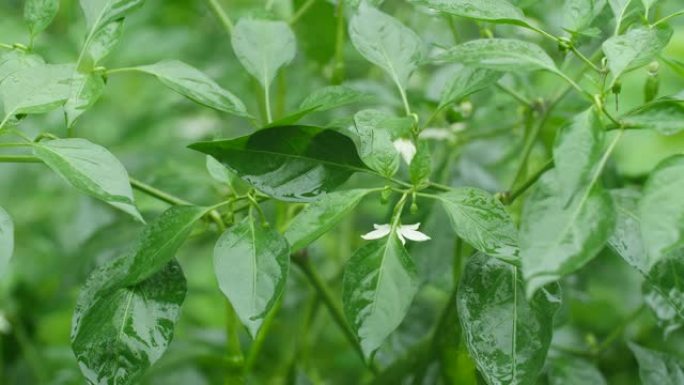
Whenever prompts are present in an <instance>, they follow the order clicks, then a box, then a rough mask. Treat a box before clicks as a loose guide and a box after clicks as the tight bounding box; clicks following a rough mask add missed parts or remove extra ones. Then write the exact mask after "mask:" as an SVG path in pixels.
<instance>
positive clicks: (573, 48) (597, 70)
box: [570, 44, 604, 73]
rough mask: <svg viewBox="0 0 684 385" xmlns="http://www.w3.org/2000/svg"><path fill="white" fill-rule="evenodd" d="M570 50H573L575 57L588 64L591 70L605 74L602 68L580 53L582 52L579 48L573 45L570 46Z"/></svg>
mask: <svg viewBox="0 0 684 385" xmlns="http://www.w3.org/2000/svg"><path fill="white" fill-rule="evenodd" d="M570 50H571V51H572V52H573V53H574V54H575V55H577V57H579V58H580V59H581V60H582V61H583V62H584V63H586V64H587V65H588V66H589V68H591V69H592V70H594V71H596V72H598V73H603V72H604V71H603V70H602V69H601V68H599V67H597V66H596V64H594V63H593V62H592V61H591V60H589V58H588V57H586V56H584V54H583V53H582V52H580V50H578V49H577V47H575V45H574V44H571V45H570Z"/></svg>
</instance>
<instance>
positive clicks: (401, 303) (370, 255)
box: [342, 233, 418, 358]
mask: <svg viewBox="0 0 684 385" xmlns="http://www.w3.org/2000/svg"><path fill="white" fill-rule="evenodd" d="M417 291H418V274H417V272H416V267H415V265H414V263H413V261H412V260H411V256H410V255H408V253H407V252H406V249H404V246H402V244H401V242H400V241H399V238H397V236H396V235H395V234H394V233H392V234H390V235H389V236H387V237H386V238H383V239H381V240H377V241H371V242H369V243H367V244H365V245H364V246H362V247H361V248H360V249H358V250H357V251H356V252H355V253H354V255H352V257H351V259H350V260H349V262H348V263H347V267H346V269H345V271H344V280H343V291H342V302H343V303H344V312H345V314H346V316H347V320H348V322H349V324H350V325H351V327H352V330H354V332H355V333H356V335H357V336H358V338H359V341H360V344H361V348H362V350H363V353H364V354H365V355H366V357H368V358H369V357H372V355H373V353H374V352H375V351H376V350H377V349H378V348H379V347H380V345H382V342H383V341H384V340H385V339H386V338H387V337H388V336H389V335H390V334H391V333H392V332H393V331H394V329H396V328H397V327H398V326H399V324H400V323H401V321H402V320H403V319H404V316H405V315H406V312H407V311H408V309H409V306H410V305H411V302H412V301H413V297H414V296H415V295H416V292H417Z"/></svg>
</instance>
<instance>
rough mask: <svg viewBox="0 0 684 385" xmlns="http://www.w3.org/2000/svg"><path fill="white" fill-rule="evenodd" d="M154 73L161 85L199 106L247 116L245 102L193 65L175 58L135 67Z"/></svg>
mask: <svg viewBox="0 0 684 385" xmlns="http://www.w3.org/2000/svg"><path fill="white" fill-rule="evenodd" d="M136 70H138V71H142V72H145V73H148V74H150V75H154V76H156V77H157V79H159V81H161V82H162V83H164V85H165V86H167V87H169V88H170V89H172V90H174V91H176V92H178V93H179V94H181V95H183V96H185V97H186V98H188V99H190V100H192V101H194V102H196V103H199V104H201V105H203V106H207V107H209V108H213V109H216V110H219V111H223V112H227V113H230V114H234V115H237V116H242V117H249V116H250V115H249V114H248V113H247V110H246V108H245V105H244V104H243V103H242V101H241V100H240V99H239V98H238V97H237V96H235V95H233V94H232V93H231V92H230V91H227V90H225V89H224V88H222V87H221V86H220V85H218V84H217V83H216V82H214V81H213V80H212V79H211V78H210V77H208V76H207V75H205V74H204V73H202V72H200V71H199V70H197V69H196V68H194V67H192V66H189V65H187V64H185V63H183V62H180V61H178V60H169V61H162V62H159V63H155V64H151V65H147V66H142V67H136Z"/></svg>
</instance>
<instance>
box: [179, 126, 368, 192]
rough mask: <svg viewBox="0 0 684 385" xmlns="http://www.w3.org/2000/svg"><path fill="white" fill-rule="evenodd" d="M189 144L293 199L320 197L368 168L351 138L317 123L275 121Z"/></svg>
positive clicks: (263, 186) (258, 184) (254, 182)
mask: <svg viewBox="0 0 684 385" xmlns="http://www.w3.org/2000/svg"><path fill="white" fill-rule="evenodd" d="M190 148H192V149H193V150H196V151H199V152H202V153H204V154H207V155H211V156H213V157H214V158H216V160H218V161H219V162H221V163H222V164H223V165H224V166H226V167H227V168H228V169H229V170H231V171H233V172H234V173H235V174H237V175H238V176H239V177H241V178H242V179H244V180H245V181H246V182H248V183H250V184H251V185H252V186H254V187H255V188H257V189H259V190H260V191H262V192H263V193H265V194H267V195H270V196H272V197H274V198H276V199H280V200H284V201H290V202H309V201H312V200H316V199H317V198H318V196H319V195H320V194H323V193H326V192H331V191H333V190H335V189H336V188H337V187H338V186H340V185H341V184H342V183H344V182H345V181H346V180H347V179H348V178H349V177H350V176H351V175H352V174H353V173H355V172H358V171H362V172H363V171H368V169H367V168H365V166H364V165H363V163H362V162H361V160H360V159H359V156H358V155H357V153H356V149H355V148H354V143H353V142H352V141H351V140H350V139H349V138H347V137H345V136H344V135H342V134H340V133H338V132H335V131H332V130H324V129H321V128H317V127H308V126H284V127H273V128H267V129H263V130H260V131H257V132H255V133H254V134H252V135H247V136H243V137H240V138H236V139H228V140H221V141H214V142H200V143H195V144H192V145H190ZM255 159H259V161H258V162H255Z"/></svg>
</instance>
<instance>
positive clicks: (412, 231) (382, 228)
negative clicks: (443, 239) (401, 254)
mask: <svg viewBox="0 0 684 385" xmlns="http://www.w3.org/2000/svg"><path fill="white" fill-rule="evenodd" d="M418 227H420V223H414V224H412V225H400V226H399V228H397V230H396V232H397V237H399V240H400V241H401V244H402V245H405V244H406V239H408V240H409V241H416V242H424V241H428V240H430V237H428V236H427V235H425V234H423V233H421V232H420V231H418ZM373 228H375V230H373V231H371V232H370V233H367V234H364V235H362V236H361V238H363V239H365V240H367V241H370V240H373V239H380V238H383V237H386V236H387V235H389V233H390V231H392V226H391V225H389V224H384V225H373ZM404 238H406V239H404Z"/></svg>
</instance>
